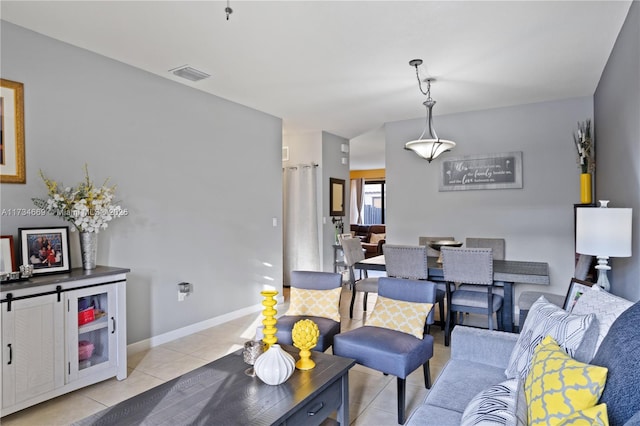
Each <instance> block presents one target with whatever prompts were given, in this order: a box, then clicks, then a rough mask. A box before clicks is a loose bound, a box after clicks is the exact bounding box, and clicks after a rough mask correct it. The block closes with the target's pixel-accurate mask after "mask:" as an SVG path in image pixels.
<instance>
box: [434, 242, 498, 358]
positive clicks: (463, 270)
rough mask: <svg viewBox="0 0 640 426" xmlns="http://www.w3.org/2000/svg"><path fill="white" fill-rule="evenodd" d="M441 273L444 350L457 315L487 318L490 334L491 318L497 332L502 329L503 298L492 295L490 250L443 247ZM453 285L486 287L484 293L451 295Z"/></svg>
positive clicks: (491, 259)
mask: <svg viewBox="0 0 640 426" xmlns="http://www.w3.org/2000/svg"><path fill="white" fill-rule="evenodd" d="M441 252H442V271H443V273H444V280H445V281H446V290H447V296H446V297H447V308H448V309H447V321H446V324H445V332H444V333H445V336H444V337H445V338H444V342H445V343H444V344H445V346H449V339H450V337H451V327H452V326H453V324H452V322H455V318H456V315H455V313H457V312H469V313H476V314H484V315H487V317H488V320H489V330H493V314H494V313H495V314H496V319H497V322H498V328H502V317H501V309H502V303H503V297H502V296H500V295H497V294H494V293H493V289H494V284H493V254H492V250H491V249H490V248H450V247H443V248H442V249H441ZM456 283H461V284H470V285H477V286H484V287H486V289H487V290H486V291H485V292H484V293H481V292H477V291H469V290H461V289H460V288H458V290H456V291H455V292H452V291H451V286H454V287H455V285H456Z"/></svg>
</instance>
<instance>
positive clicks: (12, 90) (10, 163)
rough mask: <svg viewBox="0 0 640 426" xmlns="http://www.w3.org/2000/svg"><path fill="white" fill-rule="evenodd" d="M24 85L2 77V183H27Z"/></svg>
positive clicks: (0, 109)
mask: <svg viewBox="0 0 640 426" xmlns="http://www.w3.org/2000/svg"><path fill="white" fill-rule="evenodd" d="M26 177H27V176H26V167H25V161H24V85H23V84H22V83H19V82H17V81H11V80H5V79H0V183H26V182H27V179H26Z"/></svg>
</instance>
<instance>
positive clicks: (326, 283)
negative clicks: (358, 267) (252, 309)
mask: <svg viewBox="0 0 640 426" xmlns="http://www.w3.org/2000/svg"><path fill="white" fill-rule="evenodd" d="M290 282H291V287H292V288H294V287H295V288H300V289H307V290H331V289H335V288H338V287H342V275H341V274H338V273H333V272H315V271H292V272H291V281H290ZM303 319H310V320H312V321H313V322H315V323H316V324H317V325H318V329H319V330H320V337H318V344H317V345H316V346H314V347H313V349H312V350H314V351H319V352H324V351H326V350H327V349H328V348H329V346H331V345H332V344H333V337H334V336H335V335H336V334H338V333H339V332H340V322H339V321H334V320H333V319H330V318H323V317H317V316H306V315H300V316H298V315H295V316H289V315H283V316H281V317H279V318H278V323H277V324H276V328H277V329H278V331H277V332H276V337H277V338H278V343H283V344H285V345H292V344H293V340H292V338H291V330H292V329H293V326H294V324H295V323H296V322H298V321H300V320H303Z"/></svg>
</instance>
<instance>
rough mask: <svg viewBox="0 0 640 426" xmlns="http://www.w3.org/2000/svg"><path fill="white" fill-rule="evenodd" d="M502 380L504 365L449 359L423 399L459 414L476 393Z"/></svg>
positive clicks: (503, 378) (503, 377)
mask: <svg viewBox="0 0 640 426" xmlns="http://www.w3.org/2000/svg"><path fill="white" fill-rule="evenodd" d="M504 380H505V376H504V368H500V367H493V366H490V365H487V364H484V363H481V362H473V361H468V360H457V359H451V360H449V362H447V364H446V365H445V367H444V368H443V369H442V372H441V373H440V375H439V376H438V378H437V379H436V382H435V385H434V386H433V388H431V390H430V391H429V393H428V394H427V398H426V400H425V401H426V403H427V404H430V405H434V406H437V407H444V408H448V409H450V410H454V411H457V412H459V413H460V414H462V413H463V412H464V410H465V408H467V405H468V404H469V402H470V401H471V399H472V398H473V397H474V396H475V395H476V394H478V393H479V392H481V391H482V390H484V389H486V388H487V387H489V386H491V385H495V384H496V383H500V382H503V381H504Z"/></svg>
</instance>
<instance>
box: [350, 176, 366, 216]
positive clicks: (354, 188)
mask: <svg viewBox="0 0 640 426" xmlns="http://www.w3.org/2000/svg"><path fill="white" fill-rule="evenodd" d="M350 192H351V197H350V199H351V214H350V217H349V218H350V219H351V222H350V223H358V224H362V222H363V220H362V209H363V207H364V197H363V193H364V179H361V178H360V179H351V191H350Z"/></svg>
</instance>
